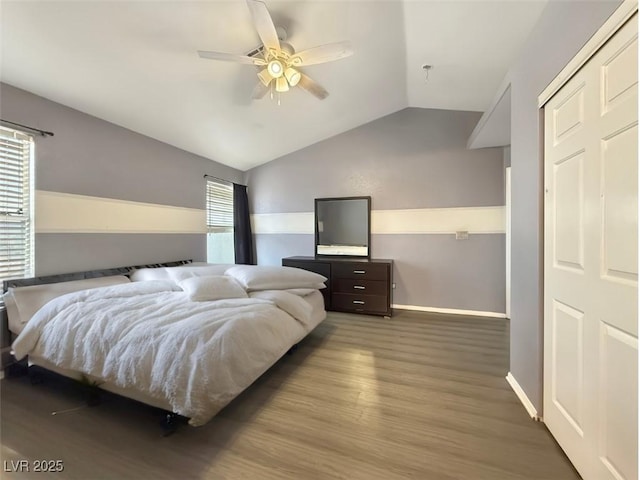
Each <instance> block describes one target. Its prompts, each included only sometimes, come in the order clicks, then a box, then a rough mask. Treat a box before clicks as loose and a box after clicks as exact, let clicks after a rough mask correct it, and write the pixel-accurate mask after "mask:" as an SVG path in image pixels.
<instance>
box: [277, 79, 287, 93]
mask: <svg viewBox="0 0 640 480" xmlns="http://www.w3.org/2000/svg"><path fill="white" fill-rule="evenodd" d="M288 91H289V84H288V83H287V79H286V78H284V77H279V78H276V92H279V93H282V92H288Z"/></svg>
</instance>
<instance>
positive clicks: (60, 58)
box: [0, 0, 545, 170]
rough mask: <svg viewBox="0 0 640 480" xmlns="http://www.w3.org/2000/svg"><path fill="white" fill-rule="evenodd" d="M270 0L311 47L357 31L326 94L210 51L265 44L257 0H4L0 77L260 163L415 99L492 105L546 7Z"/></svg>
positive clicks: (446, 0) (317, 76)
mask: <svg viewBox="0 0 640 480" xmlns="http://www.w3.org/2000/svg"><path fill="white" fill-rule="evenodd" d="M266 3H267V6H268V9H269V11H270V12H271V14H272V17H273V19H274V22H275V24H276V25H277V26H282V27H284V28H285V29H286V30H287V33H288V41H289V42H290V43H291V44H292V45H293V46H294V47H295V49H296V50H298V51H300V50H304V49H306V48H310V47H314V46H317V45H322V44H326V43H332V42H337V41H340V40H350V41H351V43H352V46H353V50H354V52H355V53H354V55H353V56H351V57H349V58H346V59H342V60H339V61H335V62H331V63H326V64H321V65H314V66H308V67H306V68H304V69H303V70H304V72H305V73H306V74H307V75H309V76H310V77H312V78H313V79H314V80H316V81H317V82H319V83H320V84H321V85H323V86H324V87H325V88H326V89H327V90H328V91H329V93H330V95H329V97H328V98H326V99H325V100H322V101H321V100H318V99H316V98H315V97H313V96H311V95H309V94H308V93H306V92H305V91H303V90H301V89H299V88H295V89H293V90H291V91H289V92H287V93H284V94H282V95H281V97H280V104H278V102H277V99H274V100H271V99H270V98H269V95H267V96H266V97H265V98H263V99H262V100H258V101H251V100H250V97H251V92H252V89H253V87H254V85H255V84H256V82H257V78H256V69H255V67H253V66H248V65H240V64H235V63H228V62H220V61H212V60H204V59H201V58H199V57H198V56H197V54H196V50H216V51H220V52H230V53H237V54H246V53H247V52H249V51H250V50H252V49H253V48H255V47H257V46H258V45H259V44H260V40H259V38H258V35H257V33H256V31H255V29H254V27H253V24H252V19H251V15H250V13H249V10H248V8H247V5H246V3H245V0H231V1H183V0H181V1H132V2H128V1H84V2H79V1H69V2H59V1H41V2H38V1H29V2H26V1H6V0H4V1H3V2H2V3H1V5H0V14H1V15H0V19H1V20H0V29H1V33H0V41H1V50H0V54H1V57H0V80H1V81H2V82H5V83H8V84H10V85H13V86H16V87H18V88H22V89H25V90H28V91H30V92H33V93H35V94H37V95H41V96H43V97H46V98H48V99H51V100H53V101H56V102H59V103H62V104H64V105H68V106H70V107H72V108H75V109H77V110H80V111H82V112H85V113H88V114H91V115H94V116H96V117H99V118H102V119H104V120H107V121H110V122H113V123H115V124H118V125H121V126H123V127H126V128H129V129H131V130H133V131H136V132H139V133H141V134H144V135H148V136H150V137H153V138H155V139H158V140H160V141H163V142H166V143H169V144H171V145H174V146H176V147H179V148H182V149H184V150H187V151H190V152H193V153H196V154H199V155H202V156H204V157H207V158H210V159H212V160H215V161H217V162H220V163H223V164H226V165H229V166H232V167H235V168H237V169H240V170H247V169H249V168H252V167H254V166H256V165H260V164H262V163H265V162H268V161H270V160H273V159H275V158H278V157H280V156H282V155H285V154H287V153H290V152H292V151H295V150H298V149H300V148H304V147H306V146H308V145H310V144H313V143H316V142H318V141H321V140H323V139H325V138H328V137H331V136H333V135H336V134H338V133H341V132H344V131H346V130H349V129H352V128H354V127H357V126H359V125H362V124H364V123H367V122H370V121H372V120H374V119H376V118H379V117H381V116H384V115H387V114H390V113H392V112H395V111H397V110H400V109H403V108H405V107H407V106H413V107H425V108H439V109H452V110H473V111H484V110H485V109H486V108H487V107H488V106H489V103H490V102H491V100H492V98H493V96H494V94H495V92H496V89H497V88H498V86H499V85H500V82H501V80H502V78H503V77H504V76H505V74H506V73H507V70H508V67H509V66H510V64H511V63H512V62H513V60H514V59H515V58H516V56H517V54H518V51H519V48H520V47H521V46H522V44H523V43H524V41H525V40H526V38H527V35H528V34H529V32H530V31H531V29H532V28H533V26H534V24H535V22H536V21H537V19H538V17H539V15H540V13H541V12H542V9H543V8H544V5H545V2H544V1H542V0H540V1H521V0H503V1H484V0H471V1H456V0H442V1H430V0H424V1H420V0H415V1H408V0H407V1H401V0H395V1H363V0H353V1H327V0H324V1H304V0H296V1H285V2H282V1H269V0H267V1H266ZM424 64H428V65H431V66H432V68H431V69H430V70H429V71H428V72H426V71H425V70H424V69H423V68H422V66H423V65H424ZM427 74H428V75H427ZM0 108H1V105H0Z"/></svg>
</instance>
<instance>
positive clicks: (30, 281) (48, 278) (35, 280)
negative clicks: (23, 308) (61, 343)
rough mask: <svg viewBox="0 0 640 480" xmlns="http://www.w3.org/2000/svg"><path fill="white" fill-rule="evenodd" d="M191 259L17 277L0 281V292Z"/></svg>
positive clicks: (123, 272)
mask: <svg viewBox="0 0 640 480" xmlns="http://www.w3.org/2000/svg"><path fill="white" fill-rule="evenodd" d="M192 262H193V260H178V261H176V262H165V263H151V264H148V265H134V266H131V267H117V268H106V269H102V270H89V271H86V272H73V273H60V274H56V275H45V276H43V277H32V278H17V279H14V280H5V281H4V282H2V292H3V293H4V292H6V291H7V290H8V289H9V288H12V287H28V286H30V285H44V284H47V283H59V282H70V281H72V280H84V279H86V278H98V277H110V276H113V275H129V274H131V273H132V272H133V271H134V270H137V269H139V268H161V267H177V266H180V265H187V264H189V263H192Z"/></svg>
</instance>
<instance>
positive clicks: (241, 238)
mask: <svg viewBox="0 0 640 480" xmlns="http://www.w3.org/2000/svg"><path fill="white" fill-rule="evenodd" d="M233 237H234V244H235V252H236V263H239V264H244V265H253V264H254V263H255V262H254V259H253V235H251V220H250V219H249V198H248V197H247V186H246V185H238V184H237V183H234V184H233Z"/></svg>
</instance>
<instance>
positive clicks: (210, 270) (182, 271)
mask: <svg viewBox="0 0 640 480" xmlns="http://www.w3.org/2000/svg"><path fill="white" fill-rule="evenodd" d="M232 266H233V265H229V264H220V265H213V264H212V265H203V266H196V267H191V266H184V267H170V268H167V272H168V274H169V279H171V280H173V281H174V282H175V283H180V282H181V281H182V280H186V279H187V278H191V277H211V276H215V275H224V272H225V271H226V270H227V269H228V268H229V267H232Z"/></svg>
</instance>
